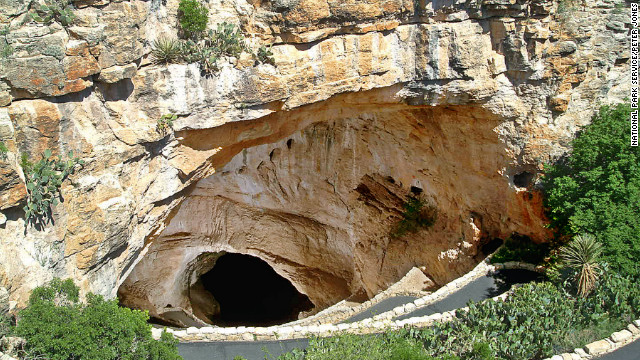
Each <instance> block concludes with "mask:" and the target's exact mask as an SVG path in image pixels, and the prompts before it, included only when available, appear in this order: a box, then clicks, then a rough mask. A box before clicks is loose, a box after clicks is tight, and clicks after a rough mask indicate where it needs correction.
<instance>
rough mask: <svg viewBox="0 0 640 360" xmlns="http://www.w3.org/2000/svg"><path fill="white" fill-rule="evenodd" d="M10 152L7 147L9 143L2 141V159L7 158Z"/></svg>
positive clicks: (0, 154)
mask: <svg viewBox="0 0 640 360" xmlns="http://www.w3.org/2000/svg"><path fill="white" fill-rule="evenodd" d="M8 152H9V149H8V148H7V145H5V144H4V142H2V141H0V159H2V160H6V159H7V153H8Z"/></svg>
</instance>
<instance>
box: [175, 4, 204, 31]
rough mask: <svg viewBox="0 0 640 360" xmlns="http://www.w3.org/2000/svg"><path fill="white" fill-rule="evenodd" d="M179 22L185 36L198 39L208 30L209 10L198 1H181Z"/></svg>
mask: <svg viewBox="0 0 640 360" xmlns="http://www.w3.org/2000/svg"><path fill="white" fill-rule="evenodd" d="M178 21H179V22H180V28H181V29H182V31H183V32H184V34H185V36H186V37H187V38H193V39H196V38H198V37H200V35H202V33H203V32H204V31H205V30H206V28H207V23H208V22H209V9H207V8H206V7H205V6H204V5H203V4H202V3H200V1H198V0H180V5H178Z"/></svg>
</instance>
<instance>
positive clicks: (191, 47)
mask: <svg viewBox="0 0 640 360" xmlns="http://www.w3.org/2000/svg"><path fill="white" fill-rule="evenodd" d="M246 50H247V45H246V43H245V41H244V38H243V36H242V34H241V33H240V30H239V29H236V27H235V25H233V24H228V23H226V22H223V23H221V24H218V27H217V30H209V32H208V33H207V35H206V36H205V37H204V38H203V39H201V40H199V41H194V40H192V39H189V40H187V41H183V42H182V43H181V44H180V57H181V58H182V59H183V60H184V61H186V62H188V63H194V62H197V63H198V64H199V65H200V70H202V71H203V72H204V73H207V74H212V73H214V72H216V71H218V69H219V68H218V60H219V59H220V58H221V57H223V56H234V57H239V56H240V55H241V54H242V52H243V51H246Z"/></svg>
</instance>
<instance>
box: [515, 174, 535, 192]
mask: <svg viewBox="0 0 640 360" xmlns="http://www.w3.org/2000/svg"><path fill="white" fill-rule="evenodd" d="M534 177H535V174H533V173H531V172H528V171H523V172H521V173H519V174H515V175H513V184H514V185H515V186H517V187H520V188H526V187H529V185H531V183H532V181H533V178H534Z"/></svg>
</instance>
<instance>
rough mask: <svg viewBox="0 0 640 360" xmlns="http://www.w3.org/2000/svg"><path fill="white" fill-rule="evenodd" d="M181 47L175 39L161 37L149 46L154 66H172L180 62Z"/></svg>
mask: <svg viewBox="0 0 640 360" xmlns="http://www.w3.org/2000/svg"><path fill="white" fill-rule="evenodd" d="M181 54H182V47H181V45H180V42H178V40H176V39H170V38H165V37H161V38H158V39H156V40H154V41H153V43H152V44H151V56H152V57H153V61H154V62H155V63H156V64H172V63H176V62H178V61H180V58H181Z"/></svg>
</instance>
